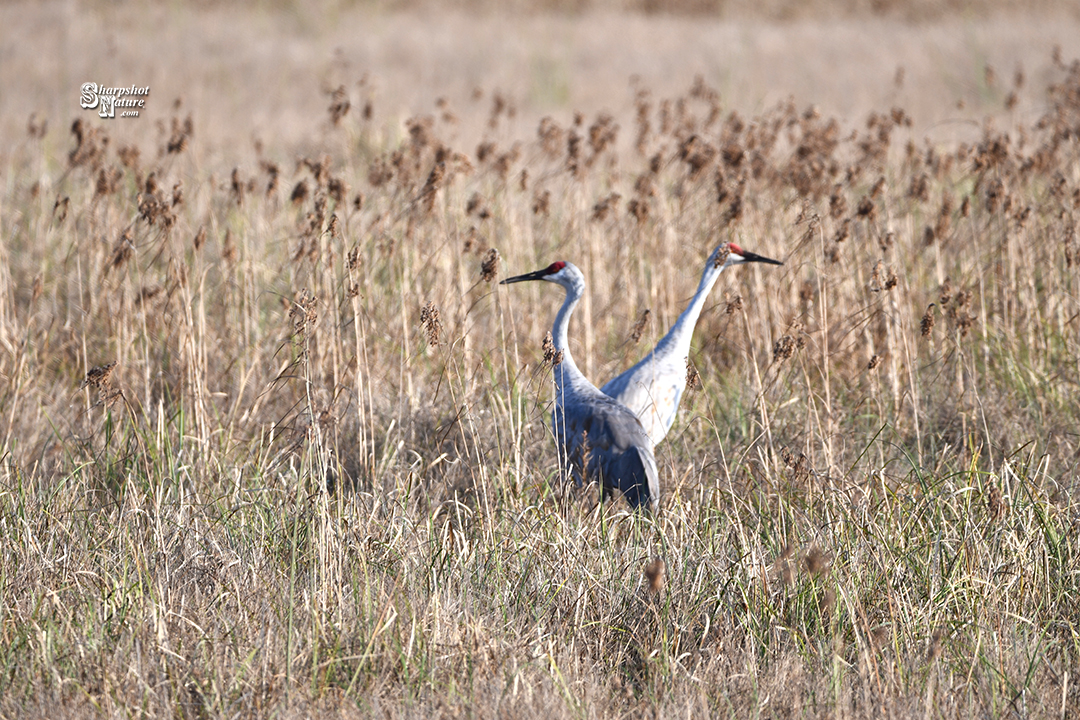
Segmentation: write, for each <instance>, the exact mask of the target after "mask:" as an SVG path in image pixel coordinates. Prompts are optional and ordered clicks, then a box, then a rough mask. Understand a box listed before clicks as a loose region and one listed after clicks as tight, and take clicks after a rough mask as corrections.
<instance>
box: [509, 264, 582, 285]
mask: <svg viewBox="0 0 1080 720" xmlns="http://www.w3.org/2000/svg"><path fill="white" fill-rule="evenodd" d="M567 267H574V266H573V265H571V264H570V263H566V262H563V261H562V260H557V261H555V262H553V263H551V264H550V265H548V266H547V267H546V268H544V269H543V270H536V271H534V272H531V273H525V274H524V275H515V276H514V277H510V278H506V279H505V280H503V281H502V282H501V283H499V284H500V285H509V284H511V283H516V282H524V281H526V280H547V281H548V282H558V281H559V277H561V276H560V273H562V271H563V270H564V269H565V268H567Z"/></svg>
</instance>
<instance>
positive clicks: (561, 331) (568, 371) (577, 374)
mask: <svg viewBox="0 0 1080 720" xmlns="http://www.w3.org/2000/svg"><path fill="white" fill-rule="evenodd" d="M565 287H566V300H564V301H563V304H562V307H561V308H559V313H558V314H557V315H556V316H555V324H554V325H553V326H552V328H551V336H552V341H553V342H554V343H555V349H556V350H557V351H559V352H561V353H562V362H561V363H559V364H558V365H556V366H555V383H556V385H557V386H558V390H559V393H560V395H561V394H563V393H565V392H570V393H578V392H581V391H583V390H584V389H585V388H587V387H593V386H592V383H590V382H589V381H588V380H587V379H586V378H585V376H584V375H582V374H581V371H580V370H578V366H577V363H575V362H574V356H573V355H572V354H571V353H570V342H569V328H570V314H571V313H573V312H574V308H575V307H576V306H577V304H578V301H579V300H581V296H582V295H583V294H584V293H585V284H584V283H583V282H582V281H580V280H578V279H577V278H571V283H570V284H569V285H567V286H565ZM594 389H595V388H594Z"/></svg>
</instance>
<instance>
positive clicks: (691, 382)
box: [686, 358, 701, 390]
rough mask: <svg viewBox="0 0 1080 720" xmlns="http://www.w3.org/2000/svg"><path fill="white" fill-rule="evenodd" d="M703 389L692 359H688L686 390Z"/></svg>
mask: <svg viewBox="0 0 1080 720" xmlns="http://www.w3.org/2000/svg"><path fill="white" fill-rule="evenodd" d="M700 387H701V378H700V376H699V375H698V371H697V368H696V367H694V364H693V363H692V362H690V358H686V389H687V390H697V389H698V388H700Z"/></svg>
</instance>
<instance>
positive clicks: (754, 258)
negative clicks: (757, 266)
mask: <svg viewBox="0 0 1080 720" xmlns="http://www.w3.org/2000/svg"><path fill="white" fill-rule="evenodd" d="M739 257H741V258H742V259H743V262H748V263H750V262H759V263H766V264H768V265H783V264H784V263H782V262H780V261H779V260H773V259H772V258H767V257H765V256H764V255H758V254H757V253H752V252H750V251H749V250H743V251H742V252H741V253H739Z"/></svg>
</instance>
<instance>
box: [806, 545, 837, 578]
mask: <svg viewBox="0 0 1080 720" xmlns="http://www.w3.org/2000/svg"><path fill="white" fill-rule="evenodd" d="M803 563H804V564H805V565H806V570H807V572H809V573H810V574H811V575H820V574H821V573H823V572H825V571H826V570H828V569H829V565H830V564H831V563H832V558H831V557H829V556H828V555H827V554H826V553H825V552H823V551H822V549H821V548H819V547H818V546H817V545H814V546H812V547H811V548H810V549H809V550H808V551H807V553H806V555H805V556H803Z"/></svg>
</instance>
